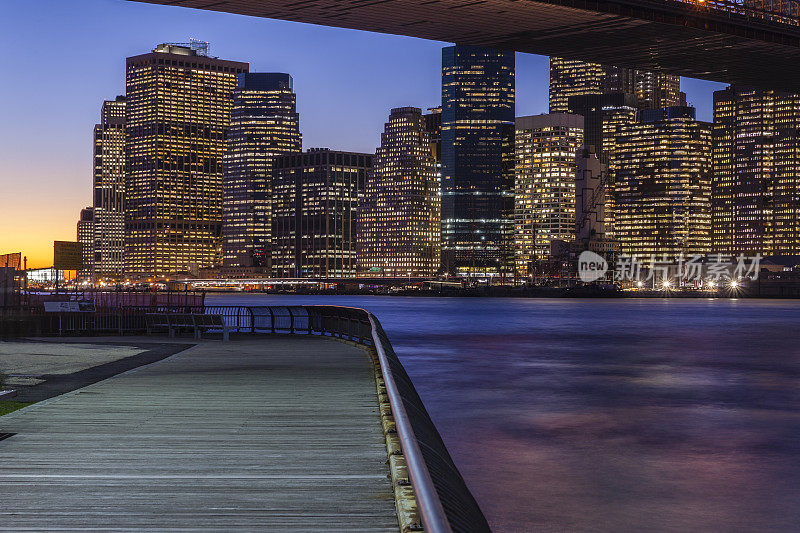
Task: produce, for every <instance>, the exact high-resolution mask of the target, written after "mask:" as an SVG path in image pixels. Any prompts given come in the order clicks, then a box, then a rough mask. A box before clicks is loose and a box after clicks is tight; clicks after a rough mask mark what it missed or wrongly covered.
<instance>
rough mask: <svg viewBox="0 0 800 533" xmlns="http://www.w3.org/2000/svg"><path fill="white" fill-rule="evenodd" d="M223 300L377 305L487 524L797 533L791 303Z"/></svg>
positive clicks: (799, 322)
mask: <svg viewBox="0 0 800 533" xmlns="http://www.w3.org/2000/svg"><path fill="white" fill-rule="evenodd" d="M223 301H224V302H225V303H230V304H236V305H248V304H249V305H256V304H259V305H267V304H278V305H282V304H288V303H297V304H301V303H336V304H340V305H351V306H357V307H364V308H366V309H369V310H370V311H372V312H374V313H375V314H376V315H377V316H378V318H379V319H380V320H381V322H382V323H383V325H384V328H385V329H386V331H387V333H388V334H389V337H390V338H391V340H392V344H393V345H394V347H395V350H396V351H397V353H398V355H399V356H400V357H401V359H402V361H403V364H404V365H405V367H406V369H407V370H408V373H409V374H410V375H411V377H412V378H413V380H414V383H415V384H416V387H417V389H418V391H419V393H420V395H421V396H422V398H423V400H424V401H425V405H426V406H427V408H428V410H429V412H430V414H431V416H432V417H433V419H434V421H435V422H436V424H437V426H438V427H439V430H440V432H441V433H442V436H443V437H444V439H445V442H446V443H447V446H448V448H449V449H450V452H451V454H452V455H453V457H454V459H455V460H456V463H457V464H458V466H459V468H460V469H461V472H462V474H463V475H464V477H465V478H466V480H467V482H468V484H469V485H470V488H471V490H472V491H473V494H474V495H475V497H476V498H477V499H478V501H479V503H480V504H481V507H482V508H483V510H484V512H485V513H486V515H487V517H488V519H489V521H490V523H491V524H492V526H493V528H494V529H495V530H496V531H534V530H535V531H680V532H689V531H692V532H694V531H731V532H733V531H737V532H738V531H800V302H793V301H759V300H632V299H631V300H567V299H559V300H541V299H529V300H524V299H477V298H474V299H473V298H452V299H451V298H442V299H439V298H437V299H433V298H430V299H428V298H395V297H346V296H341V297H307V296H266V295H224V296H223V295H215V296H210V297H209V303H211V302H214V303H217V302H220V303H222V302H223Z"/></svg>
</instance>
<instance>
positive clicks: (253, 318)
mask: <svg viewBox="0 0 800 533" xmlns="http://www.w3.org/2000/svg"><path fill="white" fill-rule="evenodd" d="M247 311H249V312H250V333H255V332H256V314H255V313H254V312H253V308H252V307H248V308H247Z"/></svg>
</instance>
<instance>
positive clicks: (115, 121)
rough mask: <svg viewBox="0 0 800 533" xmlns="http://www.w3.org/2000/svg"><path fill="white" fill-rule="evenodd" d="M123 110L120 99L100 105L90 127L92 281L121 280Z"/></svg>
mask: <svg viewBox="0 0 800 533" xmlns="http://www.w3.org/2000/svg"><path fill="white" fill-rule="evenodd" d="M125 107H126V105H125V97H124V96H118V97H117V98H116V99H115V100H107V101H105V102H103V106H102V108H101V112H100V123H99V124H97V125H95V127H94V170H93V174H94V200H93V204H94V232H95V234H94V244H93V249H94V251H93V253H94V256H93V261H92V277H93V278H94V279H95V280H110V281H121V280H122V279H123V278H124V277H125V275H124V264H123V255H124V253H125Z"/></svg>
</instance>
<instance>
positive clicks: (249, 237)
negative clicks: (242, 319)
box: [222, 73, 302, 274]
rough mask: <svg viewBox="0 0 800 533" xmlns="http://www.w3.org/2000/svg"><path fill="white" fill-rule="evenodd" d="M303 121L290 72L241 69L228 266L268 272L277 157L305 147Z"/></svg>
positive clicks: (229, 175) (229, 155)
mask: <svg viewBox="0 0 800 533" xmlns="http://www.w3.org/2000/svg"><path fill="white" fill-rule="evenodd" d="M299 122H300V121H299V115H298V114H297V99H296V96H295V93H294V91H293V84H292V77H291V76H289V75H288V74H280V73H249V74H247V73H245V74H239V78H238V84H237V87H236V90H235V91H234V95H233V112H232V114H231V125H230V131H229V133H228V141H227V151H226V153H225V171H224V172H225V174H224V178H223V184H222V185H223V187H222V188H223V225H222V237H223V241H222V249H223V265H224V266H225V267H245V268H249V267H252V270H253V271H254V272H255V270H259V271H261V273H267V274H268V273H269V268H270V254H271V252H270V239H271V237H270V236H271V233H272V219H271V215H270V212H271V211H270V206H271V199H272V188H271V174H272V162H273V160H274V158H275V157H276V156H279V155H283V154H289V153H293V152H299V151H300V150H301V145H302V140H301V136H300V124H299ZM262 269H263V270H262Z"/></svg>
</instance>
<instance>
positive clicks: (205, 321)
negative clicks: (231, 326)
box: [191, 314, 230, 342]
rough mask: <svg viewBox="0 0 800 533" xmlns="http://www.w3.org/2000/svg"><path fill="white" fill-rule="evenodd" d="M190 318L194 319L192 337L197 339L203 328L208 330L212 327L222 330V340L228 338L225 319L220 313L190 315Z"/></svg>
mask: <svg viewBox="0 0 800 533" xmlns="http://www.w3.org/2000/svg"><path fill="white" fill-rule="evenodd" d="M191 316H192V320H194V338H195V339H199V338H200V335H201V333H202V332H203V330H205V331H209V330H212V329H221V330H222V340H223V341H224V342H227V341H228V340H230V337H229V334H228V326H227V324H225V320H223V319H222V316H221V315H199V314H195V315H191Z"/></svg>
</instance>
